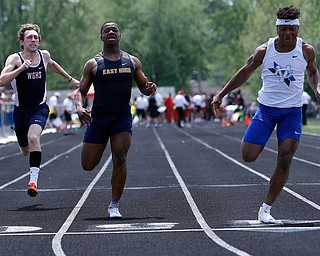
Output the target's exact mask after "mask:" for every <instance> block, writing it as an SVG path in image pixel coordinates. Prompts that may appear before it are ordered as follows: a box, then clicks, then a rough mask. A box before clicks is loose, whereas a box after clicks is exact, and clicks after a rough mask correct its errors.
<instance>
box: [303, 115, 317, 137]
mask: <svg viewBox="0 0 320 256" xmlns="http://www.w3.org/2000/svg"><path fill="white" fill-rule="evenodd" d="M307 122H308V124H307V125H304V126H303V127H302V133H304V134H307V133H311V134H318V135H320V119H314V118H308V121H307Z"/></svg>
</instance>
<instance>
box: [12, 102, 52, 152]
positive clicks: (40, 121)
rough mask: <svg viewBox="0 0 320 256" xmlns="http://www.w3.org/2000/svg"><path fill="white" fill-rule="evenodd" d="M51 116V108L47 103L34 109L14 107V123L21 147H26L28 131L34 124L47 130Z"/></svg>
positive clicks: (33, 107)
mask: <svg viewBox="0 0 320 256" xmlns="http://www.w3.org/2000/svg"><path fill="white" fill-rule="evenodd" d="M48 115H49V107H48V105H47V104H46V103H44V104H41V105H39V106H32V107H18V106H15V107H14V111H13V122H14V129H15V132H16V136H17V140H18V143H19V146H20V147H26V146H28V145H29V143H28V131H29V127H30V126H31V125H32V124H37V125H40V126H41V128H42V130H43V129H44V128H45V126H46V123H47V119H48Z"/></svg>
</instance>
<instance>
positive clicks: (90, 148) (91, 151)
mask: <svg viewBox="0 0 320 256" xmlns="http://www.w3.org/2000/svg"><path fill="white" fill-rule="evenodd" d="M106 146H107V144H96V143H88V142H83V145H82V151H81V164H82V168H83V169H84V170H85V171H92V170H93V169H94V168H95V167H96V166H97V165H98V164H99V162H100V160H101V157H102V155H103V152H104V150H105V148H106Z"/></svg>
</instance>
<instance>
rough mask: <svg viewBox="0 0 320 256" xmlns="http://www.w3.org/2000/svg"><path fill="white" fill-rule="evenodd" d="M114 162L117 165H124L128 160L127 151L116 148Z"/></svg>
mask: <svg viewBox="0 0 320 256" xmlns="http://www.w3.org/2000/svg"><path fill="white" fill-rule="evenodd" d="M113 155H114V159H113V160H114V162H115V163H116V165H117V166H120V165H123V164H125V163H126V161H127V153H126V152H125V151H124V150H116V151H115V152H114V154H113Z"/></svg>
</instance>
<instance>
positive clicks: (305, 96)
mask: <svg viewBox="0 0 320 256" xmlns="http://www.w3.org/2000/svg"><path fill="white" fill-rule="evenodd" d="M302 102H303V105H302V124H303V125H307V109H308V105H309V104H310V103H311V96H310V95H309V94H308V93H307V92H306V91H304V92H303V93H302Z"/></svg>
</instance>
